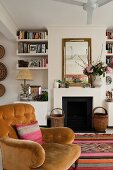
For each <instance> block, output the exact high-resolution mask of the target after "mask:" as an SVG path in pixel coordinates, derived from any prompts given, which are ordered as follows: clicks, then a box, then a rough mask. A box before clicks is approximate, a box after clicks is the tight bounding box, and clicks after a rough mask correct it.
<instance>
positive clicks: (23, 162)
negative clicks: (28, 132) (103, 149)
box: [0, 103, 81, 170]
mask: <svg viewBox="0 0 113 170" xmlns="http://www.w3.org/2000/svg"><path fill="white" fill-rule="evenodd" d="M34 121H36V118H35V110H34V107H33V106H32V105H30V104H24V103H16V104H8V105H3V106H0V147H1V153H2V162H3V169H4V170H68V169H69V167H70V166H71V165H72V164H73V163H75V162H77V160H78V159H79V157H80V154H81V148H80V146H79V145H77V144H72V142H73V140H74V138H75V134H74V132H73V131H72V130H71V129H69V128H66V127H58V128H41V131H42V136H43V141H44V144H43V145H40V144H38V143H36V142H33V141H30V140H21V139H19V138H18V135H17V133H16V131H15V128H14V126H15V124H18V123H21V124H28V123H32V122H34Z"/></svg>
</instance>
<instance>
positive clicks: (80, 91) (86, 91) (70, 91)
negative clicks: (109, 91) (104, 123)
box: [54, 87, 102, 108]
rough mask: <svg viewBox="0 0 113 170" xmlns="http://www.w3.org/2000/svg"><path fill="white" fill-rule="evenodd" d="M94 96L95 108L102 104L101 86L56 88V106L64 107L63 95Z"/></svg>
mask: <svg viewBox="0 0 113 170" xmlns="http://www.w3.org/2000/svg"><path fill="white" fill-rule="evenodd" d="M80 96H81V97H93V108H94V107H98V106H102V99H101V96H102V95H101V88H79V87H70V88H54V108H62V97H80Z"/></svg>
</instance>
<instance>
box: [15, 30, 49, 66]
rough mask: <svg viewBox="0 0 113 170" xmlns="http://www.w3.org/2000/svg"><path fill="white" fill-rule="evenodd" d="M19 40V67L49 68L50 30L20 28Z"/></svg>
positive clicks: (18, 32)
mask: <svg viewBox="0 0 113 170" xmlns="http://www.w3.org/2000/svg"><path fill="white" fill-rule="evenodd" d="M17 42H18V43H17V44H18V46H17V56H18V57H19V59H18V62H17V69H21V68H23V67H27V68H29V69H47V68H48V32H47V31H46V30H44V31H42V30H41V31H37V30H36V31H34V30H33V31H31V30H19V31H17ZM20 57H21V58H20Z"/></svg>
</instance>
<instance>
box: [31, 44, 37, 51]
mask: <svg viewBox="0 0 113 170" xmlns="http://www.w3.org/2000/svg"><path fill="white" fill-rule="evenodd" d="M36 52H37V45H32V44H31V45H30V53H36Z"/></svg>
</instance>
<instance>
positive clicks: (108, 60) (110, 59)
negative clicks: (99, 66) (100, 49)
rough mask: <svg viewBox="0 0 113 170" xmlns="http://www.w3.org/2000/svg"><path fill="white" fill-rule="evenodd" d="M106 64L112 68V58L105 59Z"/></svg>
mask: <svg viewBox="0 0 113 170" xmlns="http://www.w3.org/2000/svg"><path fill="white" fill-rule="evenodd" d="M106 64H107V65H109V66H113V56H107V57H106Z"/></svg>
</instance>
